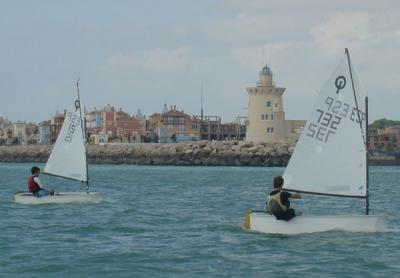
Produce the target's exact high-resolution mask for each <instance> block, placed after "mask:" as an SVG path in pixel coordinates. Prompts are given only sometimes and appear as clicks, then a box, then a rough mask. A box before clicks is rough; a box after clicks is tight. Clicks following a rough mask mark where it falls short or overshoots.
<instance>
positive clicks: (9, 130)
mask: <svg viewBox="0 0 400 278" xmlns="http://www.w3.org/2000/svg"><path fill="white" fill-rule="evenodd" d="M12 134H13V124H12V122H11V121H9V120H8V119H7V118H5V117H0V143H1V144H4V143H6V142H7V141H8V139H10V138H11V137H12Z"/></svg>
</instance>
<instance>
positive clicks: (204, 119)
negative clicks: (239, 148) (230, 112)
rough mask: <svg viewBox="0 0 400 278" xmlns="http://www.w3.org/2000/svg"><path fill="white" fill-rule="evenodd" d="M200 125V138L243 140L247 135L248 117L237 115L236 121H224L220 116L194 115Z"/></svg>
mask: <svg viewBox="0 0 400 278" xmlns="http://www.w3.org/2000/svg"><path fill="white" fill-rule="evenodd" d="M194 117H195V119H196V121H197V126H198V127H199V139H200V140H217V141H219V140H243V138H244V137H245V135H246V123H245V122H244V121H243V119H244V118H246V117H236V122H234V123H222V121H221V117H219V116H194Z"/></svg>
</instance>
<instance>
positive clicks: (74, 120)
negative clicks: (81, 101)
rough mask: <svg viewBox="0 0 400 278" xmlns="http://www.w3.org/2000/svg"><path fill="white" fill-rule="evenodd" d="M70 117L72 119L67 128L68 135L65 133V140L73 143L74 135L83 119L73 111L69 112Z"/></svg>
mask: <svg viewBox="0 0 400 278" xmlns="http://www.w3.org/2000/svg"><path fill="white" fill-rule="evenodd" d="M67 116H68V118H69V119H70V124H69V127H68V130H67V135H65V138H64V139H65V141H66V142H68V143H71V141H72V138H73V137H74V134H75V130H76V128H79V126H80V121H81V119H80V118H79V117H78V116H76V115H74V114H73V113H71V112H69V113H68V115H67Z"/></svg>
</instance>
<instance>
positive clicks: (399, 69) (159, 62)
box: [0, 0, 400, 122]
mask: <svg viewBox="0 0 400 278" xmlns="http://www.w3.org/2000/svg"><path fill="white" fill-rule="evenodd" d="M399 15H400V2H399V1H395V0H393V1H385V0H383V1H376V0H371V1H368V0H360V1H355V0H354V1H352V0H335V1H320V0H292V1H284V0H279V1H273V0H246V1H244V0H226V1H223V0H202V1H194V0H193V1H190V0H180V1H178V0H168V1H164V0H159V1H151V0H146V1H144V0H142V1H134V0H131V1H121V0H119V1H99V0H96V1H94V0H93V1H85V0H79V1H74V0H68V1H50V0H49V1H46V0H40V1H28V0H27V1H18V0H15V1H14V0H12V1H11V0H10V1H7V0H1V1H0V38H1V40H0V42H1V43H0V96H1V100H0V116H6V117H8V118H9V119H10V120H13V121H16V120H24V121H35V122H40V121H42V120H45V119H48V118H49V117H50V116H51V115H53V114H54V113H55V111H56V110H57V108H58V109H59V110H60V111H62V110H63V109H64V108H65V107H67V106H68V105H69V104H71V103H72V100H73V98H74V97H75V82H76V80H77V79H78V77H80V78H81V86H80V89H81V94H82V99H83V101H84V103H85V104H86V106H87V107H88V109H89V110H92V109H93V108H94V107H97V108H102V107H104V106H106V105H107V104H111V105H114V106H116V107H117V108H119V107H122V108H123V109H124V110H125V111H127V112H129V113H130V114H136V112H137V110H138V109H141V111H142V112H143V113H144V114H145V115H147V116H148V115H150V114H152V113H155V112H160V111H161V109H162V107H163V104H164V103H167V105H173V104H175V105H176V106H177V108H178V109H180V110H181V109H183V110H185V112H187V113H189V114H199V113H200V88H201V85H202V84H203V95H204V111H205V114H206V115H219V116H221V117H222V118H223V120H224V121H234V119H235V117H236V116H247V101H248V96H247V92H246V87H249V86H254V85H255V83H256V81H257V80H258V71H259V70H260V69H261V67H262V66H263V64H265V63H267V64H268V65H269V66H270V67H271V68H272V70H273V72H274V80H275V83H276V85H277V86H280V87H285V88H286V91H285V94H284V105H285V110H286V117H287V118H288V119H306V118H307V116H308V115H309V114H310V111H311V109H312V105H313V103H314V100H315V97H316V94H317V91H318V90H319V89H320V88H321V87H322V85H323V83H324V82H325V81H326V80H327V79H328V77H329V76H330V74H331V73H332V71H333V70H334V68H335V67H336V65H337V63H338V62H339V60H340V59H341V58H342V57H343V51H344V48H345V47H347V48H349V50H350V53H351V55H352V60H353V64H354V65H355V67H356V69H357V71H358V75H359V78H360V81H361V83H362V84H363V86H364V88H365V90H366V91H367V93H368V95H369V97H370V119H371V120H376V119H378V118H382V117H386V118H391V119H400V112H399V105H400V92H399V90H398V88H400V78H399V74H400V50H399V49H400V16H399ZM263 53H264V55H263Z"/></svg>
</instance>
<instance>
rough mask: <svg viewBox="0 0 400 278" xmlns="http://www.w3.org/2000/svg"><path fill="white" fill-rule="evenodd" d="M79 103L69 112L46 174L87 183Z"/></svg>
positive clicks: (45, 168) (45, 170)
mask: <svg viewBox="0 0 400 278" xmlns="http://www.w3.org/2000/svg"><path fill="white" fill-rule="evenodd" d="M80 109H81V108H80V105H79V101H76V102H75V107H74V108H72V109H70V110H69V111H67V113H66V115H65V119H64V123H63V125H62V127H61V130H60V133H59V134H58V137H57V140H56V143H55V145H54V147H53V150H52V152H51V154H50V157H49V159H48V160H47V163H46V166H45V167H44V172H45V173H47V174H50V175H55V176H59V177H64V178H68V179H73V180H79V181H83V182H85V181H87V171H86V167H87V165H86V149H85V137H84V134H83V130H82V119H81V111H80Z"/></svg>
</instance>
